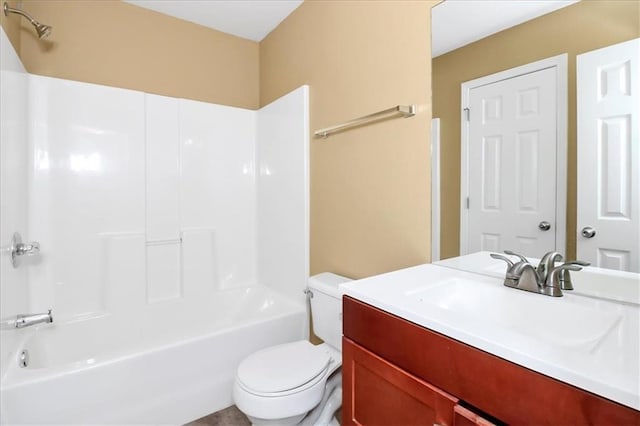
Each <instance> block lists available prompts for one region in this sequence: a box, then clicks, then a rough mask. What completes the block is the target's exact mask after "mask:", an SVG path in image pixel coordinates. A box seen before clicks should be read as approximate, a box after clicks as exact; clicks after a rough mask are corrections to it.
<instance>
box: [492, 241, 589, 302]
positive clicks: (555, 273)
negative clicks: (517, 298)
mask: <svg viewBox="0 0 640 426" xmlns="http://www.w3.org/2000/svg"><path fill="white" fill-rule="evenodd" d="M504 253H505V254H507V255H510V256H516V257H518V258H519V259H520V261H518V262H517V263H513V262H512V261H511V259H509V258H507V257H505V256H502V255H500V254H495V253H491V255H490V256H491V257H492V258H494V259H499V260H502V261H504V262H506V264H507V272H506V274H505V278H504V285H505V286H507V287H511V288H516V289H518V290H525V291H530V292H532V293H539V294H544V295H547V296H554V297H560V296H562V290H573V285H572V283H571V277H570V275H569V271H579V270H581V269H582V266H589V262H583V261H580V260H574V261H571V262H566V263H564V264H562V265H560V266H555V264H556V262H561V261H562V259H563V258H562V255H561V254H560V253H558V252H554V251H552V252H549V253H546V254H545V255H544V256H543V257H542V259H541V260H540V263H539V264H538V267H537V268H536V267H534V266H533V265H531V264H530V263H529V261H528V260H527V258H526V257H524V256H522V255H520V254H517V253H514V252H512V251H509V250H505V251H504Z"/></svg>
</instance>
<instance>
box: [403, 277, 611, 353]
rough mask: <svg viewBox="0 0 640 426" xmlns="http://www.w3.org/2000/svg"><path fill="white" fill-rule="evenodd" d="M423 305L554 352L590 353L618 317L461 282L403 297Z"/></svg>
mask: <svg viewBox="0 0 640 426" xmlns="http://www.w3.org/2000/svg"><path fill="white" fill-rule="evenodd" d="M405 295H406V296H407V297H409V298H413V299H414V301H417V302H419V303H421V304H424V305H426V306H425V309H428V308H427V306H430V307H432V308H439V309H443V310H445V311H448V312H450V313H452V314H454V315H456V316H457V317H458V319H463V318H465V319H467V320H468V321H473V322H476V323H484V324H486V325H487V326H491V327H492V328H496V329H502V330H505V331H507V332H510V333H517V334H519V335H521V336H524V337H527V338H533V339H535V340H538V341H542V342H545V343H547V344H550V345H553V346H559V347H563V348H568V349H580V350H586V351H591V350H593V349H594V348H595V347H596V346H597V345H598V343H599V342H600V341H601V340H602V339H603V338H604V337H606V336H607V335H608V333H610V332H611V331H612V330H614V329H615V328H616V326H617V325H618V324H619V323H620V320H621V319H622V316H621V315H620V314H618V313H616V312H609V311H606V310H603V309H595V308H593V307H590V306H589V305H590V304H592V302H591V301H589V300H576V299H575V298H573V299H567V298H558V299H555V298H549V297H543V296H541V295H537V294H534V293H526V292H523V291H519V290H516V289H511V288H507V287H504V286H500V285H492V284H486V283H483V282H478V281H472V280H469V279H465V278H449V279H445V280H443V281H440V282H438V283H434V284H431V285H429V286H427V287H422V288H420V289H415V290H409V291H406V292H405Z"/></svg>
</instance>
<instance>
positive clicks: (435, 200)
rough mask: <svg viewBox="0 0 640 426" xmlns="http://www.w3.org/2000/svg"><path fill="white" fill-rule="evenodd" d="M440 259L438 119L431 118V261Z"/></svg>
mask: <svg viewBox="0 0 640 426" xmlns="http://www.w3.org/2000/svg"><path fill="white" fill-rule="evenodd" d="M438 260H440V119H439V118H433V119H431V261H432V262H435V261H438Z"/></svg>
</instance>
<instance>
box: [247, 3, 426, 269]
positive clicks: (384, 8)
mask: <svg viewBox="0 0 640 426" xmlns="http://www.w3.org/2000/svg"><path fill="white" fill-rule="evenodd" d="M435 3H436V2H433V1H419V2H418V1H314V0H307V1H305V2H304V3H303V4H302V6H300V7H299V8H298V9H297V10H296V11H295V12H293V13H292V14H291V15H290V16H289V17H288V18H287V19H286V20H285V21H284V22H283V23H282V24H281V25H280V26H279V27H278V28H277V29H276V30H275V31H273V32H272V33H271V34H270V35H269V36H268V37H267V38H266V39H265V40H263V41H262V43H261V45H260V103H261V105H264V104H267V103H269V102H270V101H272V100H274V99H276V98H277V97H279V96H281V95H283V94H285V93H287V92H288V91H290V90H292V89H294V88H295V87H297V86H299V85H301V84H309V85H310V93H311V95H310V101H311V105H310V109H311V118H310V123H311V130H312V132H313V130H314V129H316V128H321V127H327V126H330V125H334V124H338V123H340V122H343V121H345V120H349V119H352V118H356V117H359V116H362V115H366V114H369V113H372V112H375V111H378V110H381V109H385V108H389V107H391V106H393V105H396V104H404V103H406V104H409V103H415V104H418V105H419V109H420V112H419V114H417V115H416V116H415V117H413V118H408V119H402V118H396V119H392V120H387V121H383V122H379V123H376V124H372V125H369V126H363V127H360V128H357V129H353V130H349V131H345V132H343V133H340V134H336V135H334V136H331V137H329V138H328V139H324V140H323V139H317V138H313V136H312V137H311V272H312V273H318V272H321V271H333V272H337V273H341V274H344V275H347V276H350V277H354V278H358V277H364V276H368V275H373V274H377V273H381V272H385V271H390V270H393V269H398V268H401V267H405V266H409V265H415V264H418V263H424V262H427V261H429V260H430V255H431V253H430V216H431V214H430V200H429V196H430V185H429V181H430V177H429V176H430V157H429V146H430V145H429V130H430V120H431V93H430V92H431V89H430V86H431V81H430V74H431V73H430V60H429V58H430V56H431V55H430V42H429V40H430V8H431V6H432V5H433V4H435Z"/></svg>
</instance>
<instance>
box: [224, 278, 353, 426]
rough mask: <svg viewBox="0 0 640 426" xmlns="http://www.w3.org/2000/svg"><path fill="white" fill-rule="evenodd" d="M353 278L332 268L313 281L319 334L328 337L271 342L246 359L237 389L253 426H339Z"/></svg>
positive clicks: (235, 395) (313, 305) (235, 392)
mask: <svg viewBox="0 0 640 426" xmlns="http://www.w3.org/2000/svg"><path fill="white" fill-rule="evenodd" d="M347 281H350V280H349V279H348V278H345V277H341V276H339V275H335V274H332V273H329V272H325V273H322V274H318V275H314V276H313V277H311V278H310V279H309V290H310V291H311V294H310V295H311V316H312V319H313V330H314V333H315V334H316V335H317V336H318V337H320V338H321V339H322V340H324V343H322V344H320V345H312V344H311V343H309V342H308V341H306V340H299V341H297V342H293V343H285V344H283V345H277V346H272V347H269V348H266V349H262V350H260V351H258V352H256V353H254V354H252V355H249V356H248V357H247V358H245V359H244V360H243V361H242V362H241V363H240V366H239V367H238V371H237V373H236V380H235V384H234V387H233V399H234V401H235V403H236V406H237V407H238V408H239V409H240V410H241V411H242V412H243V413H244V414H246V415H247V417H248V418H249V420H251V422H252V423H253V424H254V425H296V424H304V425H337V424H338V423H337V421H336V420H335V418H334V416H333V415H334V413H335V412H336V410H337V409H338V408H340V406H341V404H342V376H341V372H340V366H341V365H342V299H341V298H342V295H341V294H340V291H339V288H338V287H339V285H340V284H342V283H345V282H347Z"/></svg>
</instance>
